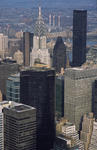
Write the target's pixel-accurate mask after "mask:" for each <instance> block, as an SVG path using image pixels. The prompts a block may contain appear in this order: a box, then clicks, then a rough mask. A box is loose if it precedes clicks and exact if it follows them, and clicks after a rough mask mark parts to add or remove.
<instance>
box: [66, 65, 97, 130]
mask: <svg viewBox="0 0 97 150" xmlns="http://www.w3.org/2000/svg"><path fill="white" fill-rule="evenodd" d="M96 79H97V68H84V67H80V68H71V69H66V70H65V79H64V116H65V118H66V119H68V120H69V121H70V122H72V123H74V124H75V125H76V127H77V130H79V128H80V123H81V120H82V117H83V115H84V114H86V113H89V112H92V101H93V82H94V81H95V80H96Z"/></svg>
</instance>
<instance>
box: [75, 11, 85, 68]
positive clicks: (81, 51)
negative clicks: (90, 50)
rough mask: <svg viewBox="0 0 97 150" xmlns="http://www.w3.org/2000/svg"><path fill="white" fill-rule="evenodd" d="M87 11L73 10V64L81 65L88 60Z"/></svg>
mask: <svg viewBox="0 0 97 150" xmlns="http://www.w3.org/2000/svg"><path fill="white" fill-rule="evenodd" d="M86 33H87V11H86V10H74V12H73V66H76V67H77V66H81V65H82V64H83V63H85V61H86Z"/></svg>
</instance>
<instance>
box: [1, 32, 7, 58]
mask: <svg viewBox="0 0 97 150" xmlns="http://www.w3.org/2000/svg"><path fill="white" fill-rule="evenodd" d="M7 53H8V36H5V35H3V34H0V58H4V57H5V55H6V54H7Z"/></svg>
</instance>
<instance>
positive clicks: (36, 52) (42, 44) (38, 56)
mask: <svg viewBox="0 0 97 150" xmlns="http://www.w3.org/2000/svg"><path fill="white" fill-rule="evenodd" d="M46 30H47V29H46V25H45V23H44V21H43V18H42V14H41V7H39V16H38V19H37V21H36V24H35V29H34V37H33V49H32V52H31V54H30V66H34V64H35V63H36V62H37V61H38V62H40V63H44V64H46V65H48V66H50V54H49V51H48V49H47V45H46Z"/></svg>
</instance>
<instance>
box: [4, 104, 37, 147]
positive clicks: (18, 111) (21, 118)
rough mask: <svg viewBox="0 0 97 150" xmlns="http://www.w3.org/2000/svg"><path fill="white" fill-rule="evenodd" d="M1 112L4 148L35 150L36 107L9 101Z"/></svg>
mask: <svg viewBox="0 0 97 150" xmlns="http://www.w3.org/2000/svg"><path fill="white" fill-rule="evenodd" d="M3 114H4V150H13V149H14V150H19V149H20V150H36V109H35V108H33V107H30V106H27V105H23V104H18V103H11V105H10V106H9V107H5V108H3Z"/></svg>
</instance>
